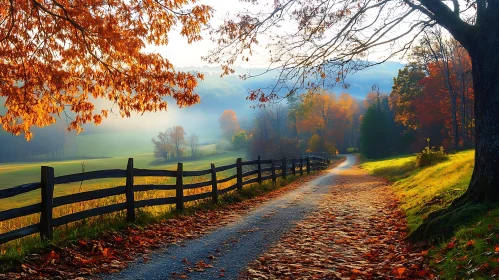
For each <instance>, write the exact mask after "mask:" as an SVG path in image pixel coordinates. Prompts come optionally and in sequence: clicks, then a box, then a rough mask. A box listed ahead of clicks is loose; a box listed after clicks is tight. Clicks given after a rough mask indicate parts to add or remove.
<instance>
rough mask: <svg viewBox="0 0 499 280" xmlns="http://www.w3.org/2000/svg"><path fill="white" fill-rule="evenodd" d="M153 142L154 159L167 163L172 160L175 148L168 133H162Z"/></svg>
mask: <svg viewBox="0 0 499 280" xmlns="http://www.w3.org/2000/svg"><path fill="white" fill-rule="evenodd" d="M151 141H152V143H153V144H154V157H156V158H163V159H164V160H165V161H168V160H170V159H171V157H172V154H173V150H174V148H173V145H172V142H171V141H170V138H169V136H168V133H166V131H165V132H160V133H159V134H158V136H157V137H156V138H153V139H151Z"/></svg>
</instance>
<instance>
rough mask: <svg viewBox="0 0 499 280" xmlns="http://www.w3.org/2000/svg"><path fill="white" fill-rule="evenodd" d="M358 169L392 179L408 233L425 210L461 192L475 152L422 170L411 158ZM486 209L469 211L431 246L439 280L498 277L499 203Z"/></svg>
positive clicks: (444, 204) (442, 205) (444, 203)
mask: <svg viewBox="0 0 499 280" xmlns="http://www.w3.org/2000/svg"><path fill="white" fill-rule="evenodd" d="M362 167H363V168H364V169H366V170H368V171H369V172H370V173H372V174H375V175H378V176H383V177H385V178H388V179H390V180H391V181H393V182H394V185H393V190H394V192H395V194H396V195H397V196H398V198H399V199H400V203H401V204H400V205H401V207H402V209H403V210H404V211H405V213H406V215H407V220H408V223H409V231H410V232H411V231H413V230H415V229H416V228H417V227H418V226H419V225H420V224H421V223H422V221H423V219H424V218H425V217H427V215H428V214H429V213H431V212H434V211H435V210H439V209H443V208H446V207H447V206H449V205H450V203H451V202H452V201H453V200H454V199H455V198H457V197H458V196H460V195H461V194H463V193H464V192H465V190H466V189H467V187H468V184H469V182H470V180H471V175H472V172H473V167H474V151H464V152H459V153H456V154H454V155H450V159H449V160H448V161H445V162H442V163H438V164H436V165H433V166H430V167H427V168H423V169H417V168H416V167H415V157H414V156H403V157H398V158H393V159H388V160H379V161H371V162H366V163H363V164H362ZM482 208H484V209H485V208H487V207H482ZM470 209H474V208H470ZM488 209H489V210H480V211H478V210H469V211H468V212H469V213H470V215H471V216H469V217H468V216H467V218H468V220H469V222H468V223H464V224H461V225H460V226H459V228H458V229H457V230H456V231H455V232H454V233H453V236H451V237H449V238H445V239H439V240H436V241H437V243H436V244H435V245H434V246H433V247H432V248H431V249H430V250H429V254H428V256H429V258H430V264H431V265H432V267H433V268H435V269H436V270H437V271H438V274H439V277H440V279H493V278H495V277H493V275H499V205H492V206H490V207H488Z"/></svg>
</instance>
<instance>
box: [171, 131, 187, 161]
mask: <svg viewBox="0 0 499 280" xmlns="http://www.w3.org/2000/svg"><path fill="white" fill-rule="evenodd" d="M166 133H167V134H168V138H169V139H170V141H171V143H172V145H173V147H174V148H175V158H176V159H180V158H181V157H182V155H183V151H182V146H183V145H184V144H185V130H184V128H183V127H181V126H174V127H171V128H169V129H168V130H167V131H166Z"/></svg>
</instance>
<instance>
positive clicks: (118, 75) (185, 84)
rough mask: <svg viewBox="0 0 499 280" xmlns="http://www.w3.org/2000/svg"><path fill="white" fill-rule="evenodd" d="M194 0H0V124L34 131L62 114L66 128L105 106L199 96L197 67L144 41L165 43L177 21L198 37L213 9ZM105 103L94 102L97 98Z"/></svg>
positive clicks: (145, 105) (153, 107)
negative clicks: (181, 64) (189, 68)
mask: <svg viewBox="0 0 499 280" xmlns="http://www.w3.org/2000/svg"><path fill="white" fill-rule="evenodd" d="M196 2H197V1H196V0H189V1H187V0H168V1H165V0H154V1H141V0H129V1H124V0H109V1H102V0H82V1H70V0H29V1H13V0H10V1H7V0H5V1H0V103H1V104H2V105H3V106H5V108H6V109H7V110H6V112H1V113H0V124H1V125H2V127H3V129H4V130H7V131H9V132H11V133H13V134H16V135H19V134H24V135H25V137H26V138H27V139H30V138H31V136H32V132H31V128H32V127H33V126H39V127H43V126H46V125H50V124H53V123H55V122H56V117H57V116H60V115H63V116H65V117H66V118H68V122H69V128H70V129H74V130H81V126H82V125H83V124H85V123H87V122H94V123H96V124H98V123H100V122H101V121H102V118H105V117H106V116H107V115H108V113H109V109H112V110H113V113H115V114H119V115H121V116H123V117H130V115H131V113H132V112H139V113H143V112H147V111H157V110H166V108H167V103H166V102H165V101H164V97H167V96H170V97H172V98H173V99H174V100H175V101H176V103H177V105H178V106H180V107H183V106H189V105H192V104H195V103H197V102H199V96H198V95H197V94H196V93H195V92H194V88H195V87H196V85H197V83H198V80H199V79H202V75H201V74H192V73H188V72H179V71H176V70H175V69H174V67H173V65H172V64H171V63H170V62H169V60H168V59H167V58H164V57H162V56H161V55H159V54H157V53H148V52H146V51H145V50H144V49H145V47H146V45H166V44H168V41H169V32H170V31H171V30H172V29H173V28H176V29H177V28H178V30H179V31H180V33H181V34H182V35H183V36H185V37H186V39H187V41H188V42H189V43H191V42H194V41H197V40H200V39H201V37H200V32H201V27H202V26H204V25H205V24H207V23H208V20H209V19H210V17H211V14H212V9H211V8H210V7H208V6H206V5H198V4H196ZM99 99H103V100H108V104H109V105H108V106H107V105H105V106H104V108H96V106H95V105H96V103H97V102H98V101H97V100H99Z"/></svg>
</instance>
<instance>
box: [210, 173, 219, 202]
mask: <svg viewBox="0 0 499 280" xmlns="http://www.w3.org/2000/svg"><path fill="white" fill-rule="evenodd" d="M211 199H212V202H213V203H215V204H217V203H218V185H217V170H216V169H215V165H214V164H213V163H212V164H211Z"/></svg>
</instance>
